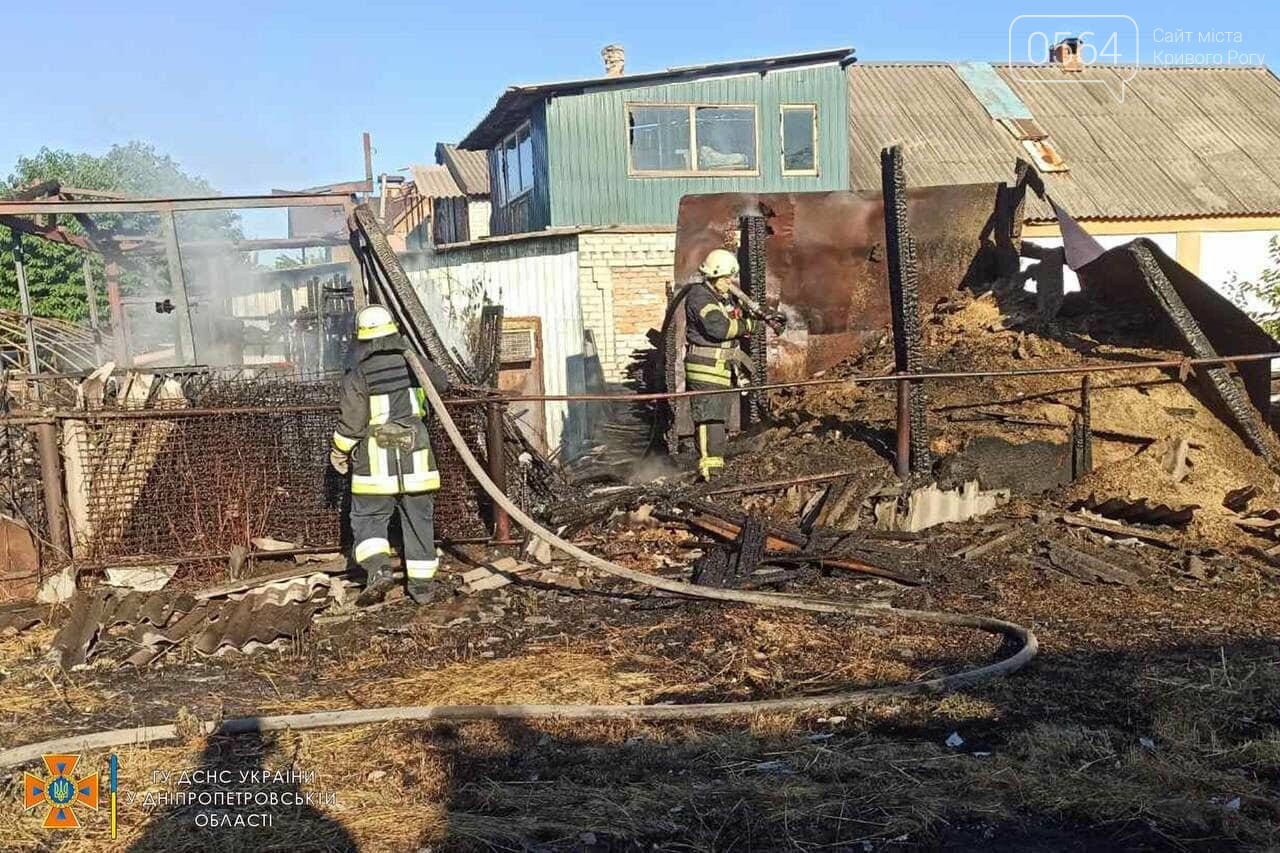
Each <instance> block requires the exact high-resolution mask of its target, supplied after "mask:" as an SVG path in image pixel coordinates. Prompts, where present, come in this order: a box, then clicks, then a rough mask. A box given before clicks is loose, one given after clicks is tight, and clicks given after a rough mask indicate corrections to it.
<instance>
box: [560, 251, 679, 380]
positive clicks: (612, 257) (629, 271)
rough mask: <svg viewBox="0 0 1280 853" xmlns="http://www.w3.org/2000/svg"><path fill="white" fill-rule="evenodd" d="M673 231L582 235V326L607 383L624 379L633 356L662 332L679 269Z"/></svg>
mask: <svg viewBox="0 0 1280 853" xmlns="http://www.w3.org/2000/svg"><path fill="white" fill-rule="evenodd" d="M675 248H676V239H675V234H674V233H673V232H665V233H663V232H658V233H609V234H582V235H581V236H580V237H579V238H578V277H579V278H578V286H579V294H580V298H581V301H582V323H583V326H584V327H585V328H586V329H588V330H590V331H591V333H592V335H593V336H594V337H595V341H596V348H597V350H598V352H599V355H600V362H601V365H602V367H603V368H604V375H605V379H606V380H608V381H610V382H620V381H622V380H623V379H625V378H626V369H627V366H628V365H629V364H630V363H631V354H632V352H633V351H635V350H637V349H646V348H648V347H649V341H648V338H647V333H648V331H649V330H650V329H657V328H661V326H662V318H663V314H664V313H665V312H666V308H667V290H668V287H669V285H670V283H671V277H672V270H673V268H674V265H675Z"/></svg>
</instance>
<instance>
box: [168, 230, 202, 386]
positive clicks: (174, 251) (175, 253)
mask: <svg viewBox="0 0 1280 853" xmlns="http://www.w3.org/2000/svg"><path fill="white" fill-rule="evenodd" d="M160 230H161V232H163V234H164V241H165V255H166V257H167V259H168V261H169V282H170V284H171V285H172V287H173V304H174V306H175V307H176V308H177V314H178V340H177V344H178V361H179V363H181V364H195V363H196V360H197V355H196V332H195V326H193V325H192V323H191V303H190V301H189V300H188V299H187V278H186V276H185V275H183V272H182V253H181V251H180V250H179V249H178V224H177V222H176V221H175V220H174V216H173V212H172V211H170V212H169V214H168V215H167V216H164V217H162V218H161V220H160Z"/></svg>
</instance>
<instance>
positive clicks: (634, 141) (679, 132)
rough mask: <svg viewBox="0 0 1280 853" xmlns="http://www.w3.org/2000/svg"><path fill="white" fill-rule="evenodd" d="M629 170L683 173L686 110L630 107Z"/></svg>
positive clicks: (686, 165) (686, 146)
mask: <svg viewBox="0 0 1280 853" xmlns="http://www.w3.org/2000/svg"><path fill="white" fill-rule="evenodd" d="M628 121H629V122H630V125H631V127H630V135H631V169H632V171H634V172H687V171H689V170H690V169H691V168H692V162H691V160H690V157H689V150H690V149H689V108H688V107H632V108H631V110H630V111H629V115H628Z"/></svg>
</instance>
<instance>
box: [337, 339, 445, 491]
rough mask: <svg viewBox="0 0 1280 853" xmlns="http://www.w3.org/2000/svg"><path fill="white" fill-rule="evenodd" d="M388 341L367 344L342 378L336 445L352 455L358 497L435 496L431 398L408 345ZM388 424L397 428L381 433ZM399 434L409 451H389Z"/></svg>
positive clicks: (437, 380) (433, 373) (440, 381)
mask: <svg viewBox="0 0 1280 853" xmlns="http://www.w3.org/2000/svg"><path fill="white" fill-rule="evenodd" d="M397 337H398V336H397ZM382 340H385V339H380V340H378V341H372V342H370V343H369V344H367V345H365V347H364V348H363V351H362V352H361V353H360V355H359V360H358V361H357V362H356V364H355V366H354V367H352V368H351V369H350V370H348V371H347V373H346V375H345V376H343V378H342V389H341V393H340V400H339V404H340V408H341V414H340V416H339V419H338V428H337V429H336V430H335V431H334V434H333V446H334V447H335V448H337V449H338V450H340V451H342V452H344V453H349V454H350V455H351V492H352V494H356V495H395V494H413V493H418V492H431V491H435V490H436V489H438V488H440V472H439V471H437V470H436V464H435V458H434V456H433V454H432V452H431V440H430V435H429V433H428V431H427V423H426V415H427V406H426V393H425V392H424V391H423V390H422V388H421V387H420V386H419V385H418V382H417V380H416V378H415V377H414V375H413V373H412V371H410V369H409V365H408V362H406V361H405V358H404V355H402V354H401V351H400V350H401V348H402V347H403V342H395V343H394V344H390V345H388V344H382ZM427 364H428V371H429V372H430V373H431V379H432V384H433V385H436V386H437V387H439V388H443V387H445V386H447V384H448V381H447V379H446V378H445V376H444V373H443V371H440V370H439V368H437V367H435V365H433V364H430V362H428V363H427ZM437 373H438V374H439V377H438V378H437V375H436V374H437ZM386 425H391V426H390V427H388V428H387V429H385V430H383V429H380V427H384V426H386ZM396 432H399V433H400V434H401V435H402V436H404V446H403V447H396V446H394V445H392V446H387V444H388V442H390V441H391V440H392V438H389V436H394V434H395V433H396ZM380 437H381V438H382V440H381V441H380Z"/></svg>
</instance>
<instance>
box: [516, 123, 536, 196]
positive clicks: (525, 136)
mask: <svg viewBox="0 0 1280 853" xmlns="http://www.w3.org/2000/svg"><path fill="white" fill-rule="evenodd" d="M517 147H518V148H519V149H520V191H521V192H524V191H525V190H527V189H529V188H531V187H532V186H533V137H531V136H530V135H529V128H527V127H526V128H525V129H524V130H522V131H520V134H519V139H518V140H517Z"/></svg>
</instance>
